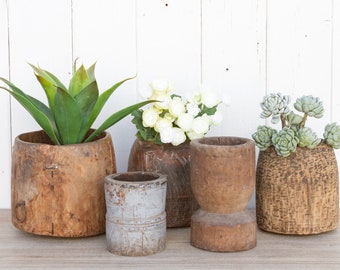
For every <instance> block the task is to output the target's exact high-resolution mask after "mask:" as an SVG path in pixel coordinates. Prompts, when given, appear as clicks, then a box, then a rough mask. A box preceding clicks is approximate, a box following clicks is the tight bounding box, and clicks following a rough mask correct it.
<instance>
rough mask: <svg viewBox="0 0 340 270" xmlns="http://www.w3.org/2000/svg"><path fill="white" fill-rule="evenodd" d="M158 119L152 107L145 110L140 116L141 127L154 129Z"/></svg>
mask: <svg viewBox="0 0 340 270" xmlns="http://www.w3.org/2000/svg"><path fill="white" fill-rule="evenodd" d="M158 117H159V116H158V113H157V111H156V110H155V109H154V108H153V107H150V108H148V109H146V110H145V111H144V112H143V114H142V120H143V126H144V127H154V126H155V124H156V122H157V120H158Z"/></svg>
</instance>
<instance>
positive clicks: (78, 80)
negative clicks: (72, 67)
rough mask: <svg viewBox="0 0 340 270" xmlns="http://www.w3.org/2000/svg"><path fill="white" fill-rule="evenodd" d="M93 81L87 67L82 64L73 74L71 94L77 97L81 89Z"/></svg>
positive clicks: (70, 87)
mask: <svg viewBox="0 0 340 270" xmlns="http://www.w3.org/2000/svg"><path fill="white" fill-rule="evenodd" d="M91 82H92V81H91V79H90V77H89V76H88V74H87V72H86V69H85V67H84V66H83V65H81V66H80V67H79V68H78V69H77V71H76V73H75V74H73V76H72V78H71V81H70V86H69V89H68V91H69V93H70V94H71V96H73V97H75V96H76V95H78V94H79V93H80V91H81V90H83V89H84V88H85V87H86V86H88V85H89V84H90V83H91Z"/></svg>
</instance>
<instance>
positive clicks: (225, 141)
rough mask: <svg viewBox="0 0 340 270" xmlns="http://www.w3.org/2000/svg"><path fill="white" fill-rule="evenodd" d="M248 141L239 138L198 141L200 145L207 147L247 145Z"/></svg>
mask: <svg viewBox="0 0 340 270" xmlns="http://www.w3.org/2000/svg"><path fill="white" fill-rule="evenodd" d="M247 142H248V140H247V139H245V138H240V137H208V138H203V139H201V140H200V143H201V144H207V145H222V146H226V145H230V146H231V145H241V144H245V143H247Z"/></svg>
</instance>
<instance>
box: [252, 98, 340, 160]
mask: <svg viewBox="0 0 340 270" xmlns="http://www.w3.org/2000/svg"><path fill="white" fill-rule="evenodd" d="M289 102H290V98H289V97H288V96H283V95H282V94H281V93H277V94H269V95H266V96H265V97H264V98H263V101H262V102H261V103H260V106H261V108H262V110H263V111H262V113H261V115H260V117H261V118H269V117H272V119H271V122H272V123H273V124H276V123H278V122H279V121H280V120H281V127H282V129H281V131H279V132H277V131H276V130H275V132H274V131H273V129H272V128H269V127H266V126H259V127H258V129H257V132H255V133H254V134H252V138H253V139H254V141H255V143H256V145H257V147H259V149H260V150H261V151H265V150H266V149H267V148H268V147H270V146H271V145H273V146H274V147H275V150H276V152H277V154H278V155H281V156H284V157H287V156H289V155H290V154H291V153H292V152H294V151H295V150H296V147H297V146H299V147H307V148H310V149H312V148H315V147H317V146H318V145H319V144H320V143H321V142H322V141H324V142H325V143H327V144H328V145H330V146H332V147H333V148H340V126H339V125H337V124H336V123H332V124H328V125H327V126H326V128H325V132H324V134H323V135H324V140H322V139H321V138H318V136H317V134H316V133H314V132H313V130H312V129H311V128H309V127H305V125H306V121H307V118H308V117H315V118H321V117H322V116H323V113H324V107H323V104H322V102H321V101H320V99H319V98H317V97H313V96H310V95H309V96H302V97H300V98H298V99H297V100H296V102H295V103H294V108H295V109H296V110H297V111H298V112H301V113H303V115H299V114H296V113H294V112H293V111H291V110H290V109H289V107H288V105H289ZM269 139H270V140H271V142H269Z"/></svg>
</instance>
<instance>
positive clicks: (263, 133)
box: [252, 126, 277, 151]
mask: <svg viewBox="0 0 340 270" xmlns="http://www.w3.org/2000/svg"><path fill="white" fill-rule="evenodd" d="M274 133H277V131H276V130H275V129H273V128H271V127H268V126H258V128H257V131H256V132H255V133H254V134H253V135H252V138H253V140H254V141H255V142H256V145H257V146H258V147H259V148H260V150H261V151H265V150H267V149H268V147H269V146H271V145H272V136H273V134H274Z"/></svg>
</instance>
